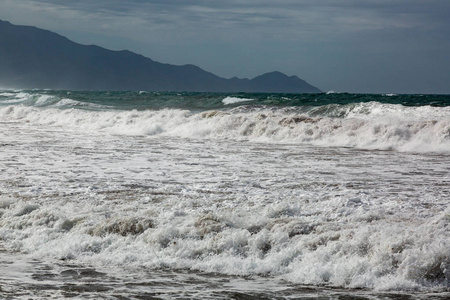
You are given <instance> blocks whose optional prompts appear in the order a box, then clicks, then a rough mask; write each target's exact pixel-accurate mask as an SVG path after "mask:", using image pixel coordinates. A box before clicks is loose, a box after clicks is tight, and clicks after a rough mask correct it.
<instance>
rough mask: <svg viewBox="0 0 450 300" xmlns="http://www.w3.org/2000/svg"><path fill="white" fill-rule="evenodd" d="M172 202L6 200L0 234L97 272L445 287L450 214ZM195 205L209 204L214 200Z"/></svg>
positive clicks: (340, 204)
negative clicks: (103, 268) (165, 271)
mask: <svg viewBox="0 0 450 300" xmlns="http://www.w3.org/2000/svg"><path fill="white" fill-rule="evenodd" d="M186 193H189V192H188V191H186ZM178 196H179V197H182V195H178ZM178 196H177V197H178ZM147 199H148V197H147ZM202 199H203V200H202ZM165 200H166V202H167V203H165V204H164V203H161V204H158V203H157V202H156V203H152V205H151V206H149V205H148V200H145V197H144V199H140V200H136V201H130V202H128V201H123V202H117V201H115V202H114V203H115V205H114V206H118V207H116V210H115V211H114V212H113V211H111V210H110V209H109V205H107V204H102V205H99V206H96V204H95V202H96V201H92V202H89V201H84V202H83V205H82V206H81V207H80V204H79V202H78V201H74V202H67V201H66V200H64V199H62V200H60V202H61V203H53V204H51V203H46V204H45V205H42V204H34V203H33V204H30V203H29V201H13V200H4V201H0V217H1V218H0V234H1V235H2V236H3V238H4V239H5V240H12V241H14V243H13V244H14V245H15V246H16V247H17V248H18V249H21V250H22V251H27V252H29V253H32V254H33V255H35V256H36V257H46V256H52V257H56V258H58V259H61V260H70V259H79V260H81V261H84V262H87V263H88V264H94V265H95V264H98V263H100V264H103V265H108V266H118V267H120V268H123V267H131V266H134V267H139V268H142V267H144V268H149V269H155V268H171V269H191V270H200V271H205V272H215V273H221V274H230V275H241V276H242V275H243V276H251V275H279V276H283V278H284V279H285V280H287V281H290V282H295V283H301V284H312V285H331V286H337V287H351V288H371V289H376V290H394V291H396V290H400V291H402V290H424V289H425V290H427V289H430V290H442V289H445V288H448V279H449V278H450V273H449V270H450V258H449V253H448V249H449V247H450V245H449V243H448V241H449V240H448V231H446V226H447V224H448V222H449V218H450V217H449V216H450V211H449V210H448V209H447V210H446V211H443V212H442V213H440V214H437V215H436V216H434V217H433V218H429V219H427V222H424V221H423V220H422V221H421V220H419V219H418V220H412V219H410V220H409V221H408V219H405V220H402V219H401V218H402V217H405V216H406V217H408V216H410V215H408V214H406V215H403V214H402V212H401V210H396V211H395V212H394V211H391V210H390V209H389V208H388V207H385V208H380V207H378V208H375V207H371V206H370V203H364V200H361V199H348V200H344V199H342V200H341V199H339V198H338V199H335V200H332V199H329V200H328V201H325V203H323V204H326V206H324V207H321V205H322V204H321V203H311V204H308V203H303V202H302V203H301V204H300V203H299V204H298V205H295V204H293V203H292V204H290V205H289V204H286V203H285V204H276V203H272V204H267V203H260V204H258V203H255V207H251V208H250V207H247V206H246V205H245V204H241V205H240V206H236V207H235V208H234V209H233V210H232V211H230V210H227V209H219V210H217V211H209V212H208V210H202V209H196V210H193V209H192V207H189V206H187V207H189V208H188V209H185V210H183V206H178V205H177V204H178V203H181V202H182V201H180V199H176V200H174V199H171V198H169V199H165ZM196 201H197V202H201V203H202V205H204V207H210V206H211V203H210V201H211V199H209V198H208V197H206V198H205V197H204V198H201V197H200V198H197V200H196ZM99 202H101V201H99ZM163 202H164V201H163ZM186 202H188V203H190V201H186ZM62 203H64V204H62ZM169 205H173V206H171V207H170V209H168V208H169ZM187 205H188V204H187ZM314 205H318V206H317V207H315V206H314ZM142 208H145V209H142ZM370 209H373V210H372V211H371V210H370ZM316 210H318V211H317V212H316ZM311 211H312V212H314V214H312V215H310V212H311ZM398 218H400V219H398Z"/></svg>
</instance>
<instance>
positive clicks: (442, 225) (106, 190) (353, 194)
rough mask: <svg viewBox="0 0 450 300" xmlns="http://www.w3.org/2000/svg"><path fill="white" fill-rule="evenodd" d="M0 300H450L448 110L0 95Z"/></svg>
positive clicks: (326, 97)
mask: <svg viewBox="0 0 450 300" xmlns="http://www.w3.org/2000/svg"><path fill="white" fill-rule="evenodd" d="M0 128H1V130H0V299H121V300H122V299H245V300H250V299H345V300H354V299H359V300H361V299H439V300H444V299H450V205H449V204H450V95H397V94H350V93H334V92H329V93H321V94H251V93H246V94H244V93H175V92H167V93H163V92H147V91H140V92H114V91H104V92H80V91H59V90H8V89H3V90H0Z"/></svg>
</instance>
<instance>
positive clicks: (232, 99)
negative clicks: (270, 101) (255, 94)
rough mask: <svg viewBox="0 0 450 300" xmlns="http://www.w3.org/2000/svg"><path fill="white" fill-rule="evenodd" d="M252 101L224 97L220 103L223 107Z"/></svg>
mask: <svg viewBox="0 0 450 300" xmlns="http://www.w3.org/2000/svg"><path fill="white" fill-rule="evenodd" d="M253 100H254V99H249V98H238V97H230V96H228V97H226V98H225V99H223V100H222V103H223V104H225V105H228V104H234V103H240V102H248V101H253Z"/></svg>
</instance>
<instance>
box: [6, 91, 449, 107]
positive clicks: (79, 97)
mask: <svg viewBox="0 0 450 300" xmlns="http://www.w3.org/2000/svg"><path fill="white" fill-rule="evenodd" d="M23 93H28V94H30V95H32V97H31V98H29V100H28V102H29V104H30V105H34V103H33V96H34V95H35V97H34V100H37V99H38V98H39V97H41V96H42V95H48V96H52V97H53V100H52V101H48V102H47V104H48V105H52V104H54V103H55V102H58V101H60V100H61V99H65V98H69V99H71V100H75V101H78V102H82V103H89V104H96V105H101V106H108V108H109V109H120V110H129V109H137V110H146V109H161V108H180V109H189V110H209V109H226V108H234V107H237V106H242V105H251V106H277V107H300V106H307V107H311V106H314V107H315V106H322V105H328V104H339V105H345V104H350V103H364V102H379V103H387V104H401V105H404V106H425V105H429V106H435V107H445V106H450V95H396V94H388V95H386V94H349V93H331V94H327V93H320V94H264V93H235V94H230V93H191V92H184V93H176V92H163V93H162V92H113V91H105V92H89V91H82V92H80V91H54V90H39V91H38V90H33V91H23ZM2 97H4V96H2V95H0V100H1V98H2ZM227 97H231V98H241V99H248V101H245V100H244V101H240V102H236V103H231V104H225V103H224V102H223V100H224V99H226V98H227ZM66 106H69V107H70V104H67V105H66ZM89 108H90V109H92V107H89Z"/></svg>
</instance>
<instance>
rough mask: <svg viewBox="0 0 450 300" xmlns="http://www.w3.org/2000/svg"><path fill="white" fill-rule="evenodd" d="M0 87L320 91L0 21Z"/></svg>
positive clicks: (280, 77)
mask: <svg viewBox="0 0 450 300" xmlns="http://www.w3.org/2000/svg"><path fill="white" fill-rule="evenodd" d="M0 87H8V88H23V89H33V88H38V89H63V90H118V91H122V90H136V91H137V90H146V91H197V92H263V93H264V92H265V93H320V92H321V91H320V90H319V89H318V88H316V87H314V86H312V85H310V84H308V83H307V82H305V81H304V80H302V79H300V78H298V77H297V76H287V75H285V74H283V73H280V72H270V73H266V74H263V75H261V76H258V77H255V78H253V79H239V78H237V77H233V78H231V79H225V78H221V77H219V76H216V75H214V74H212V73H210V72H207V71H205V70H202V69H201V68H199V67H197V66H195V65H183V66H176V65H171V64H164V63H160V62H156V61H154V60H152V59H150V58H147V57H144V56H142V55H139V54H136V53H133V52H131V51H128V50H123V51H112V50H108V49H105V48H102V47H99V46H95V45H81V44H78V43H75V42H72V41H70V40H69V39H67V38H66V37H63V36H61V35H59V34H56V33H54V32H51V31H48V30H43V29H39V28H36V27H33V26H18V25H13V24H11V23H9V22H6V21H1V20H0Z"/></svg>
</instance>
